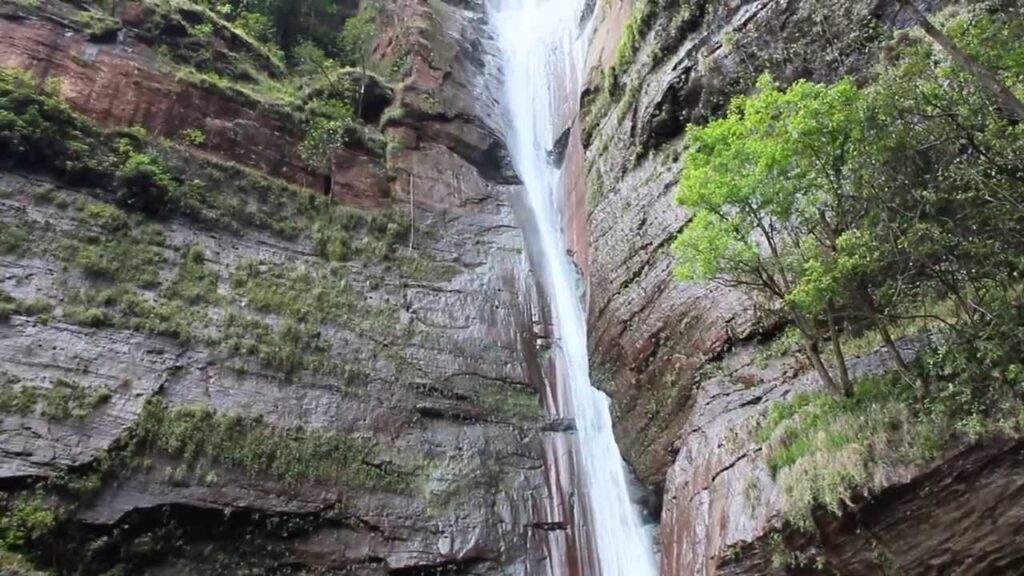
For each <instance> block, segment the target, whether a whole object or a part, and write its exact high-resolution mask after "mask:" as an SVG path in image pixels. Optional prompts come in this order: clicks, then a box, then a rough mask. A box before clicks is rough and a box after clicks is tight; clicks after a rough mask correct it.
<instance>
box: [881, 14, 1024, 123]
mask: <svg viewBox="0 0 1024 576" xmlns="http://www.w3.org/2000/svg"><path fill="white" fill-rule="evenodd" d="M896 1H897V2H898V3H899V4H900V5H901V6H903V7H905V8H907V9H908V10H909V11H910V15H911V17H912V18H913V19H914V22H915V23H916V24H917V25H918V26H920V27H921V29H922V30H924V33H925V34H927V35H928V36H929V37H930V38H931V39H932V40H934V41H935V43H936V44H938V45H939V46H941V47H942V49H943V50H945V51H946V53H947V54H949V57H950V58H952V59H953V61H954V62H956V63H957V64H958V65H960V66H961V67H962V68H963V69H964V70H966V71H967V73H968V74H970V75H971V76H973V77H974V79H975V80H977V81H978V84H980V85H981V88H982V89H983V90H984V91H985V93H986V94H988V95H989V97H990V98H992V100H993V101H994V102H995V103H996V105H997V106H999V108H1000V109H1001V110H1002V111H1003V113H1004V114H1006V115H1007V116H1009V117H1010V118H1012V119H1014V120H1024V103H1021V101H1020V99H1019V98H1017V96H1016V95H1015V94H1014V93H1013V91H1011V90H1010V89H1009V88H1008V87H1007V86H1006V84H1004V83H1003V82H1002V81H1001V80H1000V79H999V77H998V76H996V75H995V73H993V72H992V71H991V70H989V69H988V68H986V67H985V66H984V65H982V64H981V63H980V62H978V61H977V60H975V59H974V58H972V57H971V56H970V55H969V54H967V53H966V52H964V51H963V50H961V49H960V47H959V46H957V45H956V43H955V42H953V39H952V38H950V37H949V36H946V34H945V33H944V32H943V31H942V30H939V29H938V28H936V27H935V25H934V24H932V22H931V20H929V19H928V17H927V16H925V14H924V13H923V12H921V10H920V9H918V7H917V5H916V4H915V3H914V1H913V0H896Z"/></svg>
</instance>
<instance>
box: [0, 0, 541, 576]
mask: <svg viewBox="0 0 1024 576" xmlns="http://www.w3.org/2000/svg"><path fill="white" fill-rule="evenodd" d="M404 8H405V9H407V11H406V12H404V14H405V15H406V16H408V18H407V19H404V20H402V21H401V22H400V24H401V26H402V29H401V30H400V33H402V34H406V35H408V37H409V38H411V39H412V41H413V44H414V45H415V46H416V48H415V49H414V50H413V52H412V54H411V55H410V58H411V73H410V76H409V78H408V79H407V80H406V81H405V82H404V83H403V85H402V86H400V87H399V89H398V91H397V93H396V94H394V96H393V97H394V98H395V103H396V105H398V106H402V107H404V108H405V109H406V110H407V113H406V114H405V115H404V116H402V118H401V119H399V120H397V121H393V122H390V123H387V124H386V127H385V131H386V132H388V133H389V134H396V135H398V136H402V137H403V138H402V139H401V144H402V145H400V146H395V147H391V148H389V150H388V152H387V156H386V158H385V157H380V155H378V154H375V153H371V152H369V151H365V150H345V151H343V152H341V153H340V154H339V155H338V156H337V157H336V158H335V163H334V167H335V170H334V174H333V175H332V180H333V188H332V193H333V194H334V195H335V197H336V198H337V199H338V200H341V201H342V202H346V203H348V204H355V205H359V206H369V207H373V208H374V209H379V210H389V211H401V212H406V211H408V215H409V218H410V219H411V221H412V225H411V230H412V232H411V234H410V235H409V236H410V237H409V238H407V239H403V240H402V243H401V248H400V252H399V254H398V257H399V258H404V257H406V256H408V257H409V258H411V259H414V260H415V262H418V263H419V265H422V266H425V267H426V268H425V269H422V268H405V267H403V265H402V262H403V261H402V260H399V261H398V262H391V263H388V262H375V261H372V260H371V261H360V260H358V259H357V260H355V261H350V262H347V263H345V264H344V265H343V268H344V270H343V274H344V275H345V277H346V280H345V282H346V283H347V285H348V286H349V287H350V288H351V289H352V290H354V291H355V293H357V294H358V295H359V298H360V299H362V305H364V306H366V307H367V308H370V309H373V310H384V311H386V312H387V314H386V315H384V316H381V318H383V319H384V320H383V321H381V320H380V319H373V318H369V317H368V318H367V320H366V321H365V322H364V321H362V320H358V319H356V320H358V321H355V323H354V324H345V323H339V325H332V326H325V327H324V330H323V334H324V338H325V339H326V342H325V343H324V344H325V345H326V346H327V347H328V349H329V351H330V358H331V360H332V361H335V362H338V363H343V364H345V365H347V366H354V367H358V368H359V370H360V373H359V376H358V377H357V378H355V379H354V380H353V379H351V378H349V377H346V378H339V377H338V376H336V375H331V374H326V373H321V372H318V371H317V370H315V369H302V370H299V371H298V372H296V373H293V374H289V375H287V376H283V375H282V374H280V373H278V372H277V371H275V370H274V369H272V368H271V367H268V366H266V365H264V364H263V363H261V362H259V361H255V360H252V359H250V358H246V357H240V356H238V355H235V354H230V353H225V352H224V351H223V350H220V349H218V348H217V347H216V346H213V345H208V344H206V343H204V342H202V341H200V342H191V343H186V342H181V341H178V340H176V339H174V338H170V337H166V336H157V335H152V334H146V333H143V331H132V330H128V329H124V328H114V327H89V326H86V325H81V324H71V323H68V322H65V321H63V320H62V318H63V314H64V313H65V312H66V311H67V309H68V307H69V306H70V301H69V298H70V294H71V293H72V292H69V288H70V289H71V290H72V291H73V290H74V289H77V288H76V287H78V286H84V284H82V282H84V280H83V278H81V277H79V276H78V275H77V274H76V273H75V272H74V267H73V266H71V267H70V269H69V264H68V262H67V261H66V260H63V259H62V258H63V256H62V253H60V252H59V251H49V250H43V249H39V250H36V249H35V248H33V249H32V250H30V251H29V253H28V254H27V255H24V254H23V255H18V254H4V255H0V288H2V289H3V290H4V291H6V292H7V293H8V294H10V295H11V296H13V297H15V298H18V299H20V300H23V301H30V300H34V299H42V300H46V301H49V302H51V303H52V304H53V313H52V317H51V315H50V314H47V315H46V316H45V317H40V316H38V315H32V314H29V315H22V314H14V315H12V316H11V317H10V318H9V319H7V320H0V373H3V374H8V375H11V377H12V378H14V379H16V380H17V381H18V382H20V383H21V384H19V385H24V386H32V387H37V388H39V389H55V388H56V387H58V386H60V384H59V382H60V381H63V380H67V381H73V382H74V385H75V387H76V390H79V389H81V390H86V391H91V390H101V389H102V391H103V397H102V399H101V400H97V401H96V406H95V407H93V408H92V409H90V410H89V411H88V413H86V414H84V415H81V416H76V417H75V418H68V419H62V418H55V417H52V415H51V414H48V413H45V411H43V412H41V411H39V410H38V409H37V410H35V412H32V413H25V414H19V415H8V414H5V415H3V416H0V484H2V485H4V486H24V485H32V484H33V483H39V482H44V481H47V480H48V479H53V478H55V477H57V476H59V475H60V474H62V473H64V472H66V471H68V470H75V471H77V470H82V471H88V470H90V469H92V468H93V467H95V466H97V465H98V464H97V463H98V462H100V461H101V460H103V459H104V458H106V457H107V456H106V455H108V454H110V453H121V452H123V451H124V450H125V447H124V446H123V442H124V441H125V439H126V438H130V437H131V435H132V434H133V431H134V427H136V426H137V424H138V422H139V419H140V415H141V414H142V413H143V411H144V410H145V406H146V403H147V401H148V400H150V399H152V398H159V399H161V401H162V402H163V404H164V405H165V406H167V407H168V409H172V410H173V409H175V408H176V407H195V406H206V407H209V408H212V409H213V410H215V411H216V413H217V414H223V415H237V416H239V417H256V418H258V420H257V422H259V423H260V424H259V425H260V426H268V427H270V429H279V430H292V431H301V434H343V435H345V436H346V437H348V438H351V439H353V440H354V441H358V442H360V443H361V444H360V445H365V446H368V447H369V451H368V454H369V456H367V457H365V458H364V461H363V462H362V463H361V464H360V465H363V466H369V467H372V468H375V469H379V470H383V471H384V472H385V474H392V475H397V477H399V479H400V482H399V483H398V484H396V486H398V487H396V486H391V485H388V484H382V485H378V486H375V485H364V484H359V483H356V484H352V485H345V484H342V483H330V482H324V481H322V480H318V479H316V478H302V477H300V478H288V479H285V478H282V477H281V476H280V475H275V474H270V473H267V472H263V471H255V472H254V471H251V470H249V471H247V470H242V469H239V468H238V467H232V466H224V465H220V464H218V463H217V462H198V463H190V462H189V461H188V459H187V457H183V456H182V455H181V454H179V453H176V452H174V451H168V450H166V449H160V448H156V449H152V448H147V449H145V450H143V453H144V455H145V457H144V460H138V459H134V460H129V461H128V463H127V464H125V465H124V466H123V467H121V468H119V469H117V470H108V471H107V472H106V473H104V475H103V477H102V483H101V484H100V485H99V486H98V487H97V488H96V490H95V491H94V492H93V493H92V494H91V495H90V496H89V497H88V499H84V500H82V501H81V502H80V503H79V505H78V506H77V511H76V512H75V515H74V517H73V518H72V519H71V520H70V524H69V525H68V526H69V528H68V529H69V530H71V531H72V532H74V533H76V534H80V535H81V538H82V541H86V542H87V541H89V539H90V538H94V537H99V538H102V539H103V540H104V542H105V544H104V545H103V550H104V552H103V553H102V554H95V555H93V556H86V555H84V554H85V553H84V552H83V550H82V548H79V547H77V545H76V546H72V547H71V548H70V549H69V550H71V552H70V553H69V557H68V558H66V559H65V561H71V558H70V554H78V553H82V554H83V557H82V558H83V559H85V558H89V559H88V560H87V561H89V562H98V563H99V564H96V565H97V566H98V565H100V564H103V563H104V562H106V564H105V565H111V564H116V563H117V561H114V562H112V561H111V560H110V554H115V555H119V556H120V558H121V560H120V561H121V562H125V564H124V565H125V566H131V567H132V568H131V570H135V571H137V572H139V573H143V572H144V573H152V574H182V573H239V572H241V571H243V569H250V568H261V569H269V568H268V567H274V569H275V570H277V571H278V572H280V573H306V572H305V571H306V570H315V571H316V573H345V574H367V575H370V574H427V573H434V572H435V571H436V572H437V573H442V572H443V573H446V574H447V573H452V574H474V575H475V574H480V575H483V574H496V573H503V574H527V573H529V574H544V573H546V568H545V566H546V565H547V562H548V558H546V555H545V554H546V553H545V551H544V546H543V544H539V543H538V542H540V540H538V539H543V537H544V536H543V534H544V532H545V530H546V529H545V528H540V527H539V526H543V525H546V524H545V523H546V522H547V521H548V519H547V518H546V517H545V516H543V515H542V514H540V513H539V511H541V510H543V509H544V507H545V504H544V503H545V502H546V501H547V500H548V498H549V496H548V494H547V492H548V488H547V486H546V485H545V482H544V470H543V468H544V461H543V450H542V432H543V428H544V426H545V422H544V420H543V417H542V415H541V411H540V407H539V397H538V395H537V391H536V389H535V386H536V382H535V378H531V375H530V372H529V371H528V366H526V363H525V360H524V358H527V357H530V356H531V354H533V352H532V351H531V350H527V349H526V348H527V347H530V346H532V342H533V338H532V337H529V336H526V334H532V331H533V329H534V325H535V324H536V322H535V319H534V318H533V312H532V309H533V306H532V304H531V302H532V301H533V300H534V298H535V296H534V295H533V287H532V279H531V277H530V274H529V272H528V267H527V263H526V259H525V255H524V252H523V241H522V234H521V232H520V231H519V229H518V227H517V226H516V224H515V221H514V219H513V215H512V209H511V201H510V195H511V194H513V193H514V192H515V187H514V184H515V183H516V182H517V179H516V178H515V175H514V173H513V172H511V168H510V166H509V163H508V160H507V152H506V151H505V146H504V143H503V142H502V140H501V137H500V131H499V130H498V127H497V125H496V124H495V123H496V122H497V121H498V118H499V116H498V115H497V111H498V110H499V108H498V105H497V103H496V101H494V100H493V98H492V96H491V95H492V94H496V93H497V88H496V87H495V85H494V84H493V83H494V82H496V79H497V77H498V76H497V71H496V69H495V68H494V66H495V62H496V57H495V55H494V54H493V51H492V46H491V44H490V43H489V42H490V41H489V40H488V39H487V38H486V37H485V36H481V34H480V30H481V29H482V28H483V25H484V22H483V18H484V14H483V11H482V7H481V6H480V5H477V4H475V3H469V4H466V5H454V4H440V3H436V4H435V3H427V2H419V1H411V2H406V5H405V6H404ZM140 18H142V16H140ZM126 20H128V21H131V19H130V18H126ZM0 38H2V40H0V48H2V50H0V52H2V54H3V56H2V57H0V64H3V65H6V66H20V67H24V68H26V69H29V70H31V71H33V72H34V73H36V74H37V75H38V76H40V77H42V78H53V77H56V78H60V79H61V81H62V92H63V93H64V95H65V96H67V98H68V100H69V102H70V104H71V105H72V107H74V108H76V109H77V110H79V111H81V112H83V113H84V114H86V115H87V116H89V117H91V118H93V119H94V120H95V121H97V122H98V123H100V124H101V125H103V126H106V127H109V128H122V127H126V126H128V125H131V124H142V125H143V126H145V127H146V128H148V129H149V131H150V132H151V133H152V134H154V135H156V136H168V137H174V136H175V135H177V134H178V133H179V132H180V131H181V130H184V129H186V128H191V127H201V128H202V129H203V131H204V133H205V134H206V141H205V143H204V144H203V146H201V148H202V150H199V151H195V150H193V151H192V152H191V153H199V154H212V155H214V156H218V157H221V158H223V159H228V160H232V161H235V162H238V163H241V164H245V165H248V166H250V167H253V168H255V169H257V170H259V171H261V172H263V173H265V174H268V175H270V176H274V177H278V178H282V179H285V180H289V181H291V182H295V183H298V184H302V185H305V186H307V187H309V188H310V189H313V190H319V189H320V181H321V180H320V179H321V178H322V177H321V176H320V175H317V174H310V173H308V172H306V171H305V169H304V168H302V166H301V164H300V163H298V162H297V160H296V154H295V145H296V143H297V139H296V135H295V133H294V131H293V130H294V127H293V126H290V125H288V124H287V123H281V122H278V121H277V120H275V119H273V118H271V117H268V116H265V115H261V113H259V112H255V111H254V110H253V108H252V107H251V106H250V104H249V103H246V102H239V101H237V100H234V99H232V98H231V97H228V96H224V95H220V94H215V93H211V92H210V91H208V90H204V89H201V88H196V87H193V86H190V85H188V84H187V83H186V84H181V83H176V82H175V80H174V78H173V77H172V76H169V75H167V74H166V73H165V72H164V71H162V70H160V69H159V68H158V67H156V66H155V65H154V64H153V60H152V59H151V54H149V52H147V48H146V47H145V46H144V45H142V44H138V43H133V41H132V40H131V39H130V37H129V39H128V40H127V41H126V42H125V43H121V42H115V43H106V44H102V45H96V44H93V43H90V42H89V41H88V40H86V39H85V38H83V37H82V35H81V34H79V33H76V32H75V31H74V30H69V29H65V28H63V27H62V26H61V25H60V24H59V23H55V22H53V21H52V20H48V19H45V18H21V17H19V18H6V19H4V18H0ZM439 55H440V56H439ZM83 59H84V60H83ZM385 96H386V97H387V98H388V99H390V98H392V95H391V94H390V93H387V94H385V93H384V91H383V90H382V91H381V98H382V99H383V98H384V97H385ZM44 189H45V190H47V194H50V195H51V196H56V197H59V198H63V199H70V200H71V202H72V205H73V206H75V205H77V204H76V203H77V202H79V199H81V201H83V202H85V201H88V200H87V199H88V198H94V197H103V194H104V192H103V191H88V190H81V189H76V188H72V187H67V186H65V185H63V184H61V183H59V182H57V181H54V180H51V179H49V178H48V177H47V176H46V175H44V174H30V173H21V172H17V171H14V172H11V171H8V172H4V173H2V174H0V221H2V222H3V223H8V224H9V223H20V224H26V225H29V226H30V227H33V228H32V229H33V230H37V229H40V230H47V231H48V232H47V233H49V234H53V237H54V241H55V242H58V241H59V239H60V237H61V236H62V235H65V234H73V233H74V232H75V231H76V230H78V229H81V228H82V227H83V226H85V225H84V224H82V223H81V222H80V215H79V214H78V213H77V212H76V209H75V208H71V209H70V210H69V209H68V208H66V207H61V206H54V205H52V204H48V203H41V202H39V201H38V199H37V196H38V194H39V192H40V190H44ZM250 201H252V202H258V201H259V200H258V199H256V198H253V199H250ZM160 225H161V228H162V229H163V234H164V237H165V244H164V245H163V248H162V250H163V251H164V253H165V254H167V255H168V257H167V262H168V264H167V265H166V266H164V267H163V268H162V269H161V270H160V276H161V278H162V279H167V278H169V277H172V276H173V274H174V273H175V272H174V266H173V265H172V264H170V262H173V261H174V260H175V257H174V256H173V255H174V254H177V253H180V252H181V251H182V250H185V249H186V248H187V247H188V246H192V245H198V246H200V247H201V248H202V249H203V253H204V255H205V263H206V264H207V265H209V266H210V267H212V269H213V270H214V271H215V273H216V277H217V279H218V280H217V282H218V285H219V288H218V289H219V291H220V292H221V293H225V292H230V291H231V290H233V288H232V284H231V279H232V277H233V274H234V273H235V271H236V270H237V268H238V266H240V265H241V264H242V263H244V262H247V261H258V262H260V263H261V266H265V267H273V266H299V267H303V268H305V269H308V270H317V269H320V268H325V267H327V264H326V263H325V262H324V261H323V260H322V259H321V258H320V257H319V256H318V255H317V251H318V249H317V247H316V246H315V245H313V243H312V242H311V240H310V236H309V235H308V233H309V232H310V231H303V233H302V234H301V235H300V237H299V238H298V239H283V238H281V237H279V236H275V235H273V234H270V233H268V232H267V231H264V230H259V229H241V230H219V229H215V228H210V227H209V226H199V225H196V224H195V223H192V222H189V221H187V220H180V219H176V218H172V219H171V220H170V221H167V222H162V223H160ZM406 242H408V246H406V245H405V243H406ZM403 255H404V256H403ZM332 266H335V265H332ZM224 313H225V312H224V310H220V311H217V310H216V309H215V310H214V311H213V312H211V314H212V315H213V317H214V318H215V319H219V318H220V317H221V315H222V314H224ZM270 321H271V322H274V320H273V319H272V318H271V319H270ZM12 381H13V380H12ZM295 433H296V434H299V433H300V432H295ZM543 433H544V434H549V432H543ZM129 452H130V450H129ZM118 462H120V461H118ZM119 466H120V465H119ZM181 534H184V536H181ZM142 539H144V540H145V541H146V543H145V544H143V542H142ZM114 551H116V552H114ZM89 554H93V552H90V553H89ZM239 556H242V558H239ZM230 558H234V559H235V560H234V562H235V564H232V565H231V566H230V567H229V568H227V569H225V568H224V559H230ZM229 563H230V562H229ZM89 566H92V564H89ZM225 570H226V571H225ZM278 572H275V573H278Z"/></svg>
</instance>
